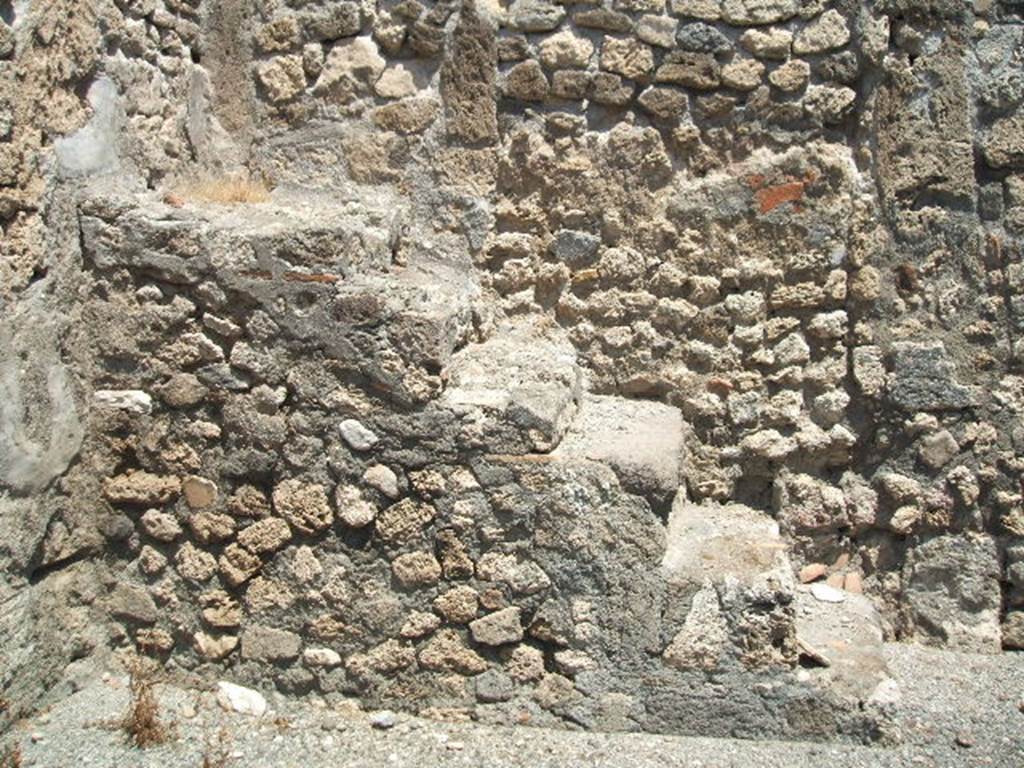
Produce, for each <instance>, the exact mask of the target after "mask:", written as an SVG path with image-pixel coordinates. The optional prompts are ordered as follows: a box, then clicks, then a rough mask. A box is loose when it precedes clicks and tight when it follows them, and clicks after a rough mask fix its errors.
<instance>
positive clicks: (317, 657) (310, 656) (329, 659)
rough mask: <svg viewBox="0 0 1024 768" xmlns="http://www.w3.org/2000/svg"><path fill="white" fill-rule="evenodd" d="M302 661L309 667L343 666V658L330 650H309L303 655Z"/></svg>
mask: <svg viewBox="0 0 1024 768" xmlns="http://www.w3.org/2000/svg"><path fill="white" fill-rule="evenodd" d="M302 660H303V661H304V662H305V663H306V666H307V667H336V666H338V665H339V664H341V656H340V655H339V654H338V652H337V651H332V650H331V649H330V648H307V649H306V650H305V651H303V653H302Z"/></svg>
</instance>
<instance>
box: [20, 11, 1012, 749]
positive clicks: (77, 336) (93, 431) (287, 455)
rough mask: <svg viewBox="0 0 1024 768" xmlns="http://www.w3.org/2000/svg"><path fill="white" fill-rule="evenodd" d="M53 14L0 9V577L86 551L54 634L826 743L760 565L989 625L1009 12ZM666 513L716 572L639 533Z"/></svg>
mask: <svg viewBox="0 0 1024 768" xmlns="http://www.w3.org/2000/svg"><path fill="white" fill-rule="evenodd" d="M8 5H10V4H8ZM51 5H52V4H51ZM52 7H53V8H54V9H56V10H53V11H49V10H42V9H41V7H37V6H36V4H35V3H28V4H14V5H10V9H9V11H8V12H7V13H6V15H5V16H4V19H5V21H4V23H5V24H6V25H7V26H4V27H0V58H2V57H6V58H7V60H6V61H0V64H2V65H4V67H3V69H2V70H0V82H3V83H5V85H3V86H2V87H4V88H6V89H7V95H3V94H0V98H3V99H6V102H2V101H0V108H3V104H4V103H6V104H8V105H10V106H8V107H7V108H6V109H7V112H3V111H2V109H0V140H2V141H3V143H0V153H2V152H6V155H8V156H10V157H12V158H15V161H14V162H12V163H10V164H8V165H9V166H10V167H13V168H16V169H18V170H17V171H16V172H14V173H13V174H9V175H8V177H0V184H2V185H3V186H0V200H2V201H5V202H4V207H3V208H2V209H0V226H2V227H3V232H4V237H5V244H6V243H10V247H9V248H6V249H5V251H4V253H3V255H2V256H0V270H3V274H4V275H5V277H6V276H9V279H5V281H4V283H3V285H0V302H6V303H4V304H0V307H2V308H3V312H4V318H3V326H2V327H0V334H7V337H8V338H11V339H12V340H13V341H12V344H11V346H10V347H9V348H10V349H11V350H12V352H11V353H10V355H9V357H4V358H3V359H4V367H3V369H2V371H0V387H2V389H0V391H4V392H7V393H8V395H9V396H8V398H7V401H6V402H7V403H10V405H3V404H0V437H4V436H7V437H9V440H8V444H7V445H6V446H0V471H2V472H3V474H2V475H0V482H2V483H3V485H0V512H2V514H3V518H2V519H3V525H4V526H5V529H6V528H11V529H12V530H17V531H18V532H19V536H18V537H16V538H13V539H12V541H16V542H18V543H17V546H11V547H10V553H9V555H8V556H7V560H6V561H5V563H6V565H5V567H6V569H7V573H8V583H9V586H8V587H7V588H6V592H5V597H6V595H7V594H9V595H11V599H12V600H13V599H15V598H17V599H18V600H20V601H24V600H25V599H26V597H25V596H26V595H28V594H30V593H31V590H30V588H29V587H27V586H26V585H27V584H29V583H35V584H36V586H37V587H38V586H40V582H45V581H46V580H47V579H49V578H53V577H65V576H66V573H67V569H68V568H71V567H74V568H78V567H83V568H85V567H88V568H89V572H88V574H87V575H86V576H85V578H84V583H86V584H87V585H88V589H79V592H80V593H81V594H72V595H71V596H70V597H69V598H67V599H70V601H71V602H72V603H76V604H80V605H84V606H86V607H84V608H81V609H80V610H81V611H82V614H81V615H82V616H85V615H93V616H97V615H98V616H104V617H106V616H109V617H111V618H112V620H113V621H112V622H111V624H112V627H113V628H112V630H111V631H110V633H109V634H108V635H105V636H104V633H103V632H97V629H96V625H92V626H90V627H89V630H88V633H85V630H82V632H83V633H84V634H89V636H90V639H89V641H88V642H87V643H84V647H85V649H84V650H81V651H76V652H75V655H88V653H89V652H90V651H91V650H93V649H94V648H103V647H119V646H125V647H129V646H135V647H138V648H140V649H142V650H144V651H146V652H148V653H153V654H155V655H157V656H160V657H161V658H163V659H164V660H165V661H167V662H168V663H169V664H170V665H171V666H175V667H181V668H186V669H196V670H200V671H205V672H208V673H209V674H223V670H224V669H225V668H226V669H228V670H230V671H231V673H232V674H234V675H236V676H237V677H238V678H240V679H242V680H243V681H247V682H249V683H251V684H260V683H261V682H262V683H266V684H270V683H273V684H274V685H276V686H277V687H278V688H280V689H281V690H284V691H286V692H292V693H305V692H309V691H314V690H315V691H319V692H320V693H322V694H324V695H328V696H331V695H340V694H358V695H359V696H361V697H362V698H364V700H366V701H368V702H372V703H387V704H389V705H402V706H409V707H414V708H418V709H424V708H433V709H435V710H440V711H442V712H443V713H446V714H447V715H448V716H474V717H483V718H493V719H495V720H498V721H502V722H508V721H514V720H516V719H517V718H519V719H524V720H530V721H532V722H554V721H560V722H569V723H576V724H579V725H583V726H585V727H603V728H646V729H652V730H667V731H680V730H689V731H692V732H715V733H731V732H734V731H735V732H742V733H743V734H744V735H756V734H757V733H773V734H782V735H793V736H795V735H817V736H822V735H835V734H840V735H857V736H858V737H865V735H868V736H871V735H873V736H877V735H879V733H881V732H882V731H884V727H883V726H882V725H880V723H881V722H882V721H883V720H884V718H882V719H881V720H880V719H878V718H877V717H876V714H877V713H874V710H872V712H873V714H871V715H870V716H868V715H865V716H864V718H861V719H857V718H852V717H849V716H848V697H849V696H853V697H854V698H856V699H858V700H859V701H865V702H866V701H868V700H871V701H872V702H873V704H872V706H874V705H875V704H878V701H877V700H876V699H877V698H878V697H877V696H876V693H877V690H876V688H877V684H878V682H879V681H878V680H877V679H874V678H871V679H870V680H869V681H864V680H859V681H856V682H851V681H847V680H841V679H839V678H835V679H833V678H831V677H830V678H829V679H828V680H827V681H822V680H821V679H819V678H820V676H821V674H822V673H820V672H819V673H815V674H816V675H817V676H816V677H815V679H814V680H812V681H808V680H806V679H802V678H801V677H800V675H798V674H797V669H796V665H797V662H798V660H799V658H800V656H801V653H803V654H804V657H805V658H804V661H805V662H806V660H807V658H812V659H813V658H814V654H815V653H817V652H818V651H814V652H812V653H810V656H808V652H807V651H806V647H805V646H806V645H807V642H806V641H807V638H808V637H812V636H813V637H817V635H816V634H815V632H816V631H817V630H814V631H811V630H809V629H807V627H808V626H809V624H808V622H811V623H812V624H814V626H815V627H817V628H818V629H820V627H822V626H829V625H830V622H831V621H832V620H833V619H834V618H835V617H832V618H822V617H821V616H818V614H817V613H815V611H814V610H812V609H811V608H808V607H807V605H805V602H802V601H804V600H805V598H806V596H807V594H809V593H808V592H807V590H806V588H804V587H801V586H799V585H798V584H797V583H796V582H798V581H801V580H806V581H811V580H813V579H818V580H821V581H823V582H827V584H818V585H817V586H818V587H826V586H829V587H835V588H843V590H844V594H845V595H846V596H847V597H846V600H847V603H846V605H848V606H851V605H855V606H858V608H857V610H858V611H861V612H860V613H858V614H857V615H858V616H862V617H863V616H869V615H870V614H871V610H872V609H871V608H870V605H869V604H867V602H866V601H865V604H864V605H863V606H862V605H861V602H860V601H861V600H863V598H862V597H861V595H862V594H864V595H867V596H868V598H870V600H871V601H872V602H873V604H874V606H875V607H877V609H878V610H879V612H880V615H879V617H878V618H877V619H874V618H870V619H863V622H862V623H863V624H864V626H865V627H868V628H870V630H869V631H867V634H868V635H869V636H870V642H877V641H878V640H880V638H881V637H882V636H883V634H884V636H885V637H887V638H889V639H906V640H919V641H924V642H930V643H936V644H944V645H948V646H951V647H956V648H961V649H967V650H975V651H984V652H997V651H999V650H1000V648H1001V647H1006V648H1018V647H1021V646H1024V571H1022V570H1021V569H1022V568H1024V543H1022V542H1024V501H1022V479H1021V478H1022V475H1021V471H1022V464H1021V462H1022V456H1024V448H1022V441H1024V379H1022V377H1021V368H1020V359H1021V355H1022V354H1024V348H1022V346H1021V345H1022V343H1024V342H1021V341H1020V338H1021V334H1022V332H1024V327H1022V323H1024V320H1022V318H1024V306H1022V305H1021V302H1022V300H1024V299H1022V296H1024V266H1022V265H1024V262H1022V261H1021V246H1020V243H1021V239H1020V238H1021V235H1022V231H1021V222H1022V221H1024V218H1022V212H1024V139H1022V137H1024V131H1022V130H1021V127H1022V126H1021V122H1022V119H1024V118H1022V115H1024V111H1021V109H1020V104H1021V102H1022V101H1024V79H1022V78H1021V75H1020V63H1021V61H1020V59H1021V56H1024V40H1022V34H1024V32H1022V30H1024V26H1022V25H1021V23H1020V22H1021V17H1020V14H1021V12H1022V7H1021V6H1020V4H1018V3H1015V2H1009V1H1003V2H999V1H996V2H986V3H982V2H975V3H973V4H970V3H959V2H956V3H954V2H922V1H920V0H893V1H892V2H876V3H858V2H853V1H852V0H838V1H836V2H825V1H824V0H822V1H820V2H796V1H795V0H692V1H691V0H670V2H669V3H667V4H666V3H665V2H664V0H662V1H661V2H659V1H658V0H623V1H622V2H609V3H606V4H604V5H602V4H600V3H586V2H579V3H548V2H538V1H537V0H516V1H515V2H513V3H511V4H509V5H507V6H506V5H504V4H499V3H484V2H478V3H477V4H476V5H474V4H472V3H471V2H466V3H462V4H460V3H426V4H422V3H420V2H417V1H416V0H405V2H400V3H392V2H377V3H371V2H362V3H356V2H326V1H321V2H317V1H316V0H309V1H306V0H261V1H260V2H253V3H251V4H250V3H244V2H235V1H233V0H232V1H229V0H220V2H207V1H204V2H199V1H198V0H194V1H193V0H188V1H187V2H183V0H174V1H173V2H172V0H166V1H165V2H157V0H153V1H152V2H117V3H109V2H99V1H98V0H97V2H94V3H86V4H78V3H76V4H74V9H71V8H70V6H69V7H68V8H64V7H63V6H60V4H57V5H53V6H52ZM4 8H5V5H4V4H3V3H0V10H4ZM8 16H10V17H11V18H7V17H8ZM5 40H14V41H16V45H14V44H12V45H9V46H8V47H7V48H5V47H4V41H5ZM40 103H49V104H50V105H51V108H50V109H48V110H46V111H45V112H44V111H40V109H39V106H38V105H39V104H40ZM5 114H9V115H10V117H9V118H7V120H6V123H5V122H4V119H3V118H4V115H5ZM87 121H88V122H87ZM4 125H9V126H10V128H9V130H8V131H7V133H6V134H4V133H3V132H2V131H3V127H4ZM62 137H63V138H62ZM5 148H6V149H5ZM2 156H3V155H0V157H2ZM0 165H2V164H0ZM0 172H2V171H0ZM240 172H244V173H246V174H248V175H249V176H250V177H252V178H254V179H260V180H262V182H263V183H266V184H268V185H269V186H271V187H274V191H273V193H272V195H271V199H270V202H268V203H258V204H253V205H248V206H246V205H239V206H229V207H225V206H218V205H214V204H210V203H204V202H202V201H201V200H196V199H192V198H190V197H189V195H188V193H187V190H188V189H189V184H190V183H191V182H192V181H193V180H194V179H195V178H197V177H202V176H207V175H211V174H213V175H216V174H223V173H240ZM182 190H186V191H185V192H182ZM43 317H45V318H46V320H47V322H45V323H43V322H40V318H43ZM0 337H2V336H0ZM5 346H6V345H5ZM29 349H32V350H34V351H36V354H33V357H32V362H31V364H28V365H25V364H24V363H22V362H19V360H22V361H23V360H25V359H26V354H27V352H26V351H25V350H29ZM18 350H22V351H21V352H20V353H19V351H18ZM4 354H7V353H5V352H2V351H0V355H4ZM19 355H20V356H19ZM5 408H6V410H4V409H5ZM691 506H692V508H696V509H699V510H702V512H701V513H699V514H696V517H698V518H700V517H703V516H707V517H708V518H711V519H714V520H716V521H718V522H717V523H716V525H717V526H718V527H715V528H713V529H709V530H702V532H701V533H700V534H699V535H700V536H706V537H708V541H711V542H714V541H720V540H721V541H731V540H732V539H730V536H733V537H734V538H736V537H738V539H737V540H740V541H742V542H744V545H743V547H741V548H740V549H738V550H736V551H732V550H730V549H729V545H726V544H722V545H721V547H724V549H722V548H716V547H711V545H710V544H709V547H711V550H710V551H712V552H713V555H714V557H717V558H723V559H724V560H727V561H729V562H731V563H733V565H732V566H730V567H735V568H739V565H738V564H747V565H749V564H750V562H751V558H752V559H753V560H752V561H753V563H754V565H753V566H751V567H749V568H746V569H740V572H739V575H737V573H733V572H732V571H729V570H728V569H726V572H723V573H708V574H704V576H701V575H699V574H697V575H694V574H693V573H691V572H690V571H689V570H687V568H688V567H689V566H686V567H684V566H682V565H678V564H677V565H673V566H670V565H669V563H670V562H676V560H677V559H678V558H676V556H674V555H673V556H670V553H672V552H678V551H680V550H678V548H677V547H676V544H674V543H673V542H674V541H677V540H676V539H674V538H673V534H672V532H673V531H689V532H690V533H691V534H692V532H693V530H694V529H692V528H689V527H687V526H686V525H684V523H683V522H680V521H685V520H689V519H690V513H689V512H688V511H687V510H690V509H691ZM751 515H753V517H752V516H751ZM755 519H756V520H760V521H762V522H763V523H764V524H767V525H769V526H770V525H772V524H777V530H775V529H773V530H774V532H772V530H769V531H768V532H767V533H766V532H765V530H763V529H761V528H758V526H757V524H755V523H754V522H752V521H754V520H755ZM23 521H28V523H29V524H28V525H27V526H26V525H24V523H23ZM733 530H738V531H740V532H741V533H739V534H733V533H729V532H730V531H733ZM779 531H781V535H782V537H783V539H781V540H780V541H785V542H786V550H787V553H788V554H787V557H786V558H784V559H783V561H780V562H774V561H773V562H771V563H768V562H762V561H761V560H760V556H759V555H756V554H750V553H756V552H758V551H759V550H758V549H757V547H756V546H755V545H754V544H753V542H755V541H757V540H759V539H764V538H765V537H768V539H771V540H774V539H772V537H773V536H777V535H778V532H779ZM679 535H682V534H679ZM694 535H696V534H694ZM666 537H667V538H666ZM747 545H749V546H750V547H752V549H747V548H745V547H747ZM716 546H717V545H716ZM101 554H102V557H100V555H101ZM706 554H707V553H706V552H705V553H697V552H693V551H689V550H686V555H685V556H686V557H695V558H699V557H704V556H705V555H706ZM678 557H680V558H683V555H679V556H678ZM674 558H675V559H674ZM683 559H684V560H685V558H683ZM97 561H101V562H97ZM679 562H683V561H682V560H680V561H679ZM686 562H690V561H686ZM680 569H681V570H680ZM681 573H682V574H684V575H680V574H681ZM797 574H799V579H795V576H796V575H797ZM705 577H706V579H707V580H708V581H707V583H705ZM737 578H739V580H740V583H741V584H742V585H743V588H742V589H741V590H740V592H739V593H735V592H734V591H730V590H731V589H733V588H732V587H729V586H728V585H729V584H733V583H734V581H735V579H737ZM730 579H732V581H730ZM709 584H710V585H713V586H712V587H709V586H708V585H709ZM709 589H710V592H709V591H708V590H709ZM69 591H72V592H73V590H69V588H68V587H62V588H61V590H60V594H61V595H62V596H63V597H67V595H68V593H69ZM819 592H821V590H820V589H819ZM818 602H819V603H820V602H823V601H822V600H819V601H818ZM824 602H827V601H824ZM819 608H820V606H819ZM861 608H863V610H861ZM69 610H70V609H69ZM837 610H838V609H837ZM90 611H91V614H90ZM806 616H811V617H812V618H813V621H811V620H810V619H807V618H806ZM801 617H804V618H801ZM82 621H83V622H84V619H82ZM103 626H104V627H105V626H106V621H105V620H104V623H103ZM801 627H803V629H801ZM876 629H877V632H876ZM876 634H877V637H876ZM709 638H710V639H709ZM868 642H869V640H865V643H868ZM800 649H804V650H803V651H801V650H800ZM58 657H59V654H58ZM65 661H66V660H65ZM58 662H59V658H57V659H56V660H55V661H54V662H53V664H54V666H55V667H59V663H58ZM26 663H28V662H26ZM764 669H771V670H774V672H773V673H772V674H774V675H776V678H773V679H777V680H779V681H781V682H779V687H777V688H771V689H770V690H768V691H767V692H766V691H764V690H760V689H756V686H753V688H754V689H755V691H754V692H752V693H751V692H748V693H749V697H747V698H745V697H744V696H741V695H740V694H738V693H737V692H738V691H741V690H746V689H747V688H751V687H752V684H751V682H750V681H751V680H752V679H753V677H751V676H754V677H756V675H757V674H759V673H760V672H759V671H760V670H764ZM706 673H713V674H718V675H721V680H722V681H723V683H722V688H721V689H708V688H705V687H702V686H701V685H700V684H699V681H701V680H704V679H705V674H706ZM830 674H833V673H830ZM642 681H647V686H646V687H645V686H644V685H641V682H642ZM652 681H655V682H652ZM869 683H870V684H869ZM4 685H5V690H7V689H9V688H11V683H9V682H7V680H6V678H5V683H4ZM681 691H688V692H689V693H687V694H682V693H681ZM722 691H725V692H726V694H724V695H723V694H722ZM745 695H746V694H745ZM844 697H847V698H844ZM872 697H874V698H872ZM844 702H845V703H844ZM869 709H870V708H869ZM755 712H756V713H758V714H756V715H755V714H752V713H755ZM808 712H812V713H815V714H814V716H811V715H809V714H807V713H808ZM701 713H703V714H701ZM844 713H847V714H844ZM738 723H746V725H745V726H742V727H741V726H740V725H738ZM736 729H739V730H738V731H736Z"/></svg>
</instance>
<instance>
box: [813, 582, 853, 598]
mask: <svg viewBox="0 0 1024 768" xmlns="http://www.w3.org/2000/svg"><path fill="white" fill-rule="evenodd" d="M811 594H812V595H814V599H815V600H820V601H821V602H823V603H841V602H843V601H844V600H846V595H844V594H843V591H842V590H841V589H836V588H835V587H830V586H829V585H828V584H823V583H821V582H817V583H815V584H811Z"/></svg>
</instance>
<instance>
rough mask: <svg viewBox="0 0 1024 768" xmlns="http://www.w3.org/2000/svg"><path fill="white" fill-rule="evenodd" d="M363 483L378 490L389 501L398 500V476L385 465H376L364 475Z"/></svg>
mask: <svg viewBox="0 0 1024 768" xmlns="http://www.w3.org/2000/svg"><path fill="white" fill-rule="evenodd" d="M363 482H365V483H366V484H367V485H369V486H370V487H371V488H376V489H377V490H378V491H380V492H381V493H383V494H384V495H385V496H387V497H388V498H389V499H397V498H398V493H399V490H398V475H396V474H395V473H394V472H393V471H392V470H391V469H390V468H388V467H385V466H384V465H383V464H374V465H373V466H372V467H370V468H369V469H368V470H366V472H364V473H363Z"/></svg>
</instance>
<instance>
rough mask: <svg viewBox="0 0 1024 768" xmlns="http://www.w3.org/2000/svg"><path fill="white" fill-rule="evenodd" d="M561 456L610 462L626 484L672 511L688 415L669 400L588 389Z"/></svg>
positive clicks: (558, 454) (657, 507) (659, 507)
mask: <svg viewBox="0 0 1024 768" xmlns="http://www.w3.org/2000/svg"><path fill="white" fill-rule="evenodd" d="M555 456H556V457H557V458H561V459H572V458H584V459H589V460H591V461H599V462H602V463H604V464H607V465H608V466H609V467H611V468H612V469H613V470H614V471H615V474H616V475H617V476H618V478H619V482H620V483H622V486H623V488H625V489H626V490H627V491H629V492H631V493H635V494H637V495H639V496H643V497H644V498H645V499H647V501H648V502H649V503H650V504H651V506H652V508H654V509H655V510H658V511H667V509H668V507H669V505H670V504H671V503H672V499H673V498H674V497H675V496H676V492H677V491H678V489H679V485H680V482H681V481H680V467H681V464H682V462H683V460H684V458H685V445H684V441H683V416H682V413H681V412H680V411H679V409H678V408H674V407H672V406H670V405H665V404H663V403H657V402H654V401H650V400H630V399H628V398H624V397H616V396H611V395H591V394H588V395H585V396H584V397H583V398H582V400H581V401H580V408H579V413H578V414H577V416H576V418H575V420H574V421H573V423H572V427H571V428H570V429H569V431H568V433H567V434H566V436H565V439H564V440H562V442H561V444H560V445H559V446H558V449H557V450H556V451H555Z"/></svg>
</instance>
